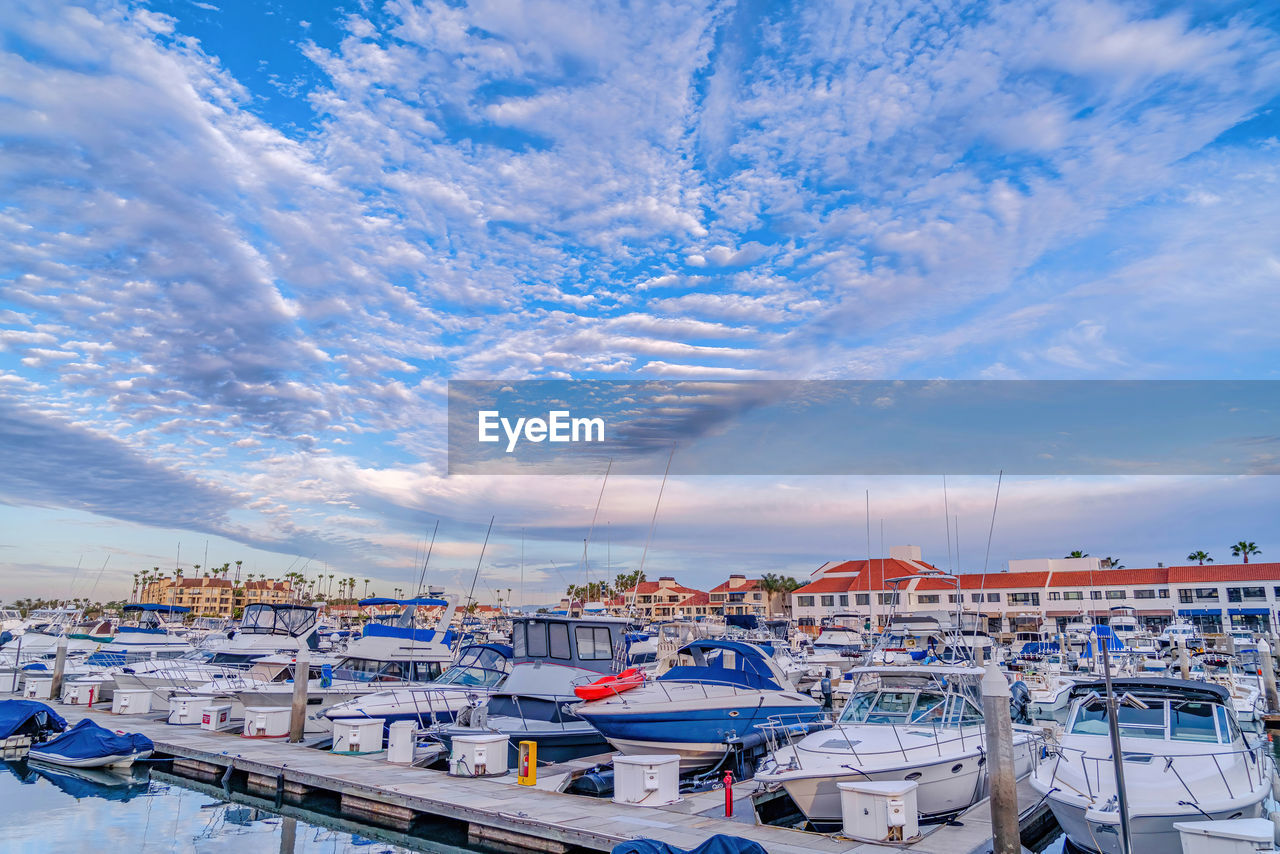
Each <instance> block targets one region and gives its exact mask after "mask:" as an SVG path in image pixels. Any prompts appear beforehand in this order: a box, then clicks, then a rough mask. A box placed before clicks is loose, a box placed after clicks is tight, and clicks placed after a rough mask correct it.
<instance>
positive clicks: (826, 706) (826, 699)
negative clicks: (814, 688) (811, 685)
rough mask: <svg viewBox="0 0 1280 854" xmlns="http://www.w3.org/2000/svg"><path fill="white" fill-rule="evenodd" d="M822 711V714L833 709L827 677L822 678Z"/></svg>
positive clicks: (828, 678)
mask: <svg viewBox="0 0 1280 854" xmlns="http://www.w3.org/2000/svg"><path fill="white" fill-rule="evenodd" d="M821 690H822V710H823V711H824V712H829V711H831V709H832V707H833V703H832V699H831V678H830V677H829V676H823V677H822V689H821Z"/></svg>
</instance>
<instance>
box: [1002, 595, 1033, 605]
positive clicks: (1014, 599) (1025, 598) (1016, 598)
mask: <svg viewBox="0 0 1280 854" xmlns="http://www.w3.org/2000/svg"><path fill="white" fill-rule="evenodd" d="M1009 604H1010V605H1039V604H1040V594H1039V593H1010V594H1009Z"/></svg>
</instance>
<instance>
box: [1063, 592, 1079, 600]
mask: <svg viewBox="0 0 1280 854" xmlns="http://www.w3.org/2000/svg"><path fill="white" fill-rule="evenodd" d="M1062 598H1063V599H1083V598H1084V591H1083V590H1068V591H1066V592H1065V593H1063V594H1062Z"/></svg>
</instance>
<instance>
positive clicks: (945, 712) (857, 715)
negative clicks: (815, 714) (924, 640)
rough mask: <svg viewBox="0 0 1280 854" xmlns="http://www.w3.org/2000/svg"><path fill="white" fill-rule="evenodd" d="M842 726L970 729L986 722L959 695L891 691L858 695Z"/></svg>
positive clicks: (842, 718)
mask: <svg viewBox="0 0 1280 854" xmlns="http://www.w3.org/2000/svg"><path fill="white" fill-rule="evenodd" d="M840 723H849V724H925V725H932V726H960V725H964V726H968V725H969V724H980V723H982V714H981V713H980V712H979V711H978V709H977V707H976V706H974V705H973V703H972V702H970V701H969V700H968V699H966V698H965V697H961V696H960V695H959V694H947V693H944V692H942V691H930V690H916V691H912V690H904V689H901V688H890V689H885V690H880V691H864V692H862V693H859V694H854V695H853V696H852V697H851V698H849V702H848V703H846V704H845V707H844V710H843V711H842V712H841V714H840Z"/></svg>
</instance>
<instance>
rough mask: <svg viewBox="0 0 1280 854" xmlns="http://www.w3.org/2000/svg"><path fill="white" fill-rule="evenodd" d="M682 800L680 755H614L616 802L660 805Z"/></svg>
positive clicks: (641, 805)
mask: <svg viewBox="0 0 1280 854" xmlns="http://www.w3.org/2000/svg"><path fill="white" fill-rule="evenodd" d="M679 800H680V756H679V755H678V754H675V753H653V754H647V755H646V754H641V755H639V756H623V755H621V754H619V755H618V756H615V757H613V802H614V803H615V804H630V805H631V806H637V807H661V806H666V805H667V804H674V803H676V802H677V801H679Z"/></svg>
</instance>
